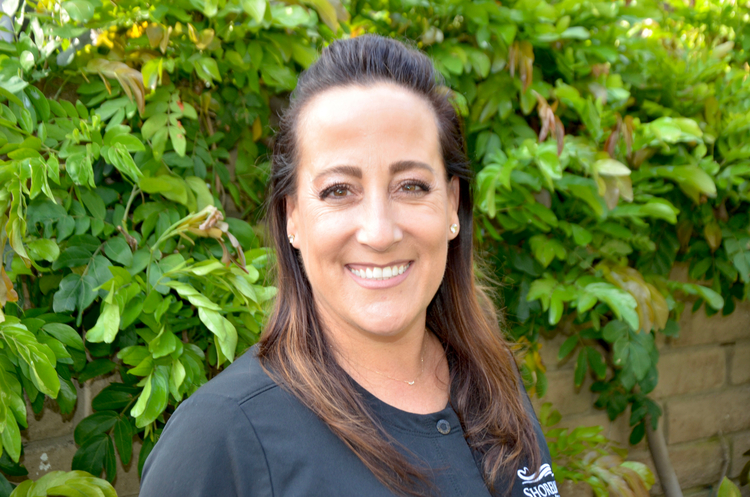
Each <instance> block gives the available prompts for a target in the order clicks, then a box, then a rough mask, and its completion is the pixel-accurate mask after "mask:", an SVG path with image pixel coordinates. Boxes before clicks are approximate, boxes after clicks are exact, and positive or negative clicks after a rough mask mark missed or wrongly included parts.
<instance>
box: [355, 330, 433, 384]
mask: <svg viewBox="0 0 750 497" xmlns="http://www.w3.org/2000/svg"><path fill="white" fill-rule="evenodd" d="M425 338H426V337H425ZM426 342H427V340H426V339H425V343H426ZM424 349H425V346H424V344H423V345H422V356H421V358H420V362H421V368H420V370H419V375H418V376H417V377H416V378H414V379H413V380H411V381H409V380H402V379H401V378H394V377H393V376H390V375H387V374H385V373H381V372H380V371H377V370H375V369H372V368H368V367H367V366H365V365H364V364H360V363H358V362H355V364H356V365H357V366H360V367H363V368H365V369H366V370H368V371H371V372H373V373H375V374H379V375H380V376H383V377H385V378H388V379H389V380H393V381H400V382H402V383H406V384H407V385H409V386H410V387H413V386H414V384H415V383H416V382H417V381H418V380H419V379H420V378H421V377H422V375H423V374H424Z"/></svg>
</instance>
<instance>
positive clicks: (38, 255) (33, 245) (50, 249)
mask: <svg viewBox="0 0 750 497" xmlns="http://www.w3.org/2000/svg"><path fill="white" fill-rule="evenodd" d="M26 249H27V250H28V251H29V255H30V256H31V258H32V259H34V260H35V261H39V260H45V261H47V262H54V261H55V260H57V258H58V257H59V256H60V248H59V247H58V246H57V243H55V241H54V240H49V239H40V240H34V241H32V242H28V243H26Z"/></svg>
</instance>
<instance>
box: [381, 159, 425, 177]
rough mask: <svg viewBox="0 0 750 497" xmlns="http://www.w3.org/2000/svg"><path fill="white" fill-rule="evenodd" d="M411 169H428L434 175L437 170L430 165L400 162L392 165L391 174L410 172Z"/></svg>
mask: <svg viewBox="0 0 750 497" xmlns="http://www.w3.org/2000/svg"><path fill="white" fill-rule="evenodd" d="M409 169H426V170H427V171H430V172H431V173H432V174H435V170H434V169H433V168H432V167H431V166H430V165H429V164H425V163H424V162H419V161H415V160H400V161H397V162H394V163H393V164H391V167H390V170H391V174H397V173H400V172H402V171H408V170H409Z"/></svg>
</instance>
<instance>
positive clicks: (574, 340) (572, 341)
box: [557, 335, 578, 361]
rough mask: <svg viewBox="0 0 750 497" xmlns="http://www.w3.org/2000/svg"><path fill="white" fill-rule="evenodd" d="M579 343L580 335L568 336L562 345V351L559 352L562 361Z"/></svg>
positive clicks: (558, 357) (558, 356) (559, 358)
mask: <svg viewBox="0 0 750 497" xmlns="http://www.w3.org/2000/svg"><path fill="white" fill-rule="evenodd" d="M577 345H578V335H573V336H570V337H568V338H567V339H566V340H565V341H564V342H563V344H562V345H561V346H560V351H559V352H558V353H557V359H558V360H560V361H562V360H563V359H565V358H566V357H568V356H569V355H570V353H571V352H573V351H574V350H575V348H576V346H577Z"/></svg>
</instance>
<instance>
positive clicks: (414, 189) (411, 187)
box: [401, 183, 429, 193]
mask: <svg viewBox="0 0 750 497" xmlns="http://www.w3.org/2000/svg"><path fill="white" fill-rule="evenodd" d="M401 188H402V189H403V190H404V191H405V192H407V193H422V192H426V191H428V190H429V188H428V187H427V185H424V184H421V183H405V184H404V185H403V186H402V187H401Z"/></svg>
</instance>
